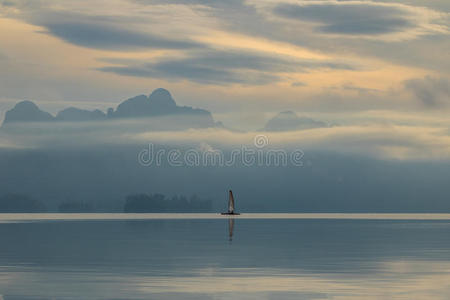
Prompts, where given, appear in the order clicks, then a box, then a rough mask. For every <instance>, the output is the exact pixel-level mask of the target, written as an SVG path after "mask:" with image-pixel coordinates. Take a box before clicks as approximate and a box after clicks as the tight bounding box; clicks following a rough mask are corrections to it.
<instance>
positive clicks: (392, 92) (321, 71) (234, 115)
mask: <svg viewBox="0 0 450 300" xmlns="http://www.w3.org/2000/svg"><path fill="white" fill-rule="evenodd" d="M0 41H1V43H0V79H1V80H0V91H1V94H0V110H1V112H2V115H3V113H4V111H5V110H7V109H10V108H11V107H12V106H13V105H14V104H15V103H16V102H18V101H20V100H23V99H28V100H33V101H35V102H36V103H37V104H38V105H39V106H40V107H42V108H43V109H45V110H48V111H50V112H52V113H54V112H56V111H57V110H59V109H61V108H64V107H67V106H78V107H81V108H100V109H106V108H107V107H111V106H116V105H117V104H119V103H120V102H121V101H123V100H124V99H127V98H129V97H132V96H134V95H138V94H149V93H150V92H151V91H152V90H153V89H155V88H157V87H165V88H167V89H168V90H170V91H171V93H172V94H173V96H174V97H175V99H176V100H177V102H178V103H180V104H182V105H190V106H194V107H202V108H205V109H208V110H210V111H212V113H213V114H214V116H215V118H216V119H218V120H221V121H223V122H224V123H225V124H226V125H235V126H234V127H241V128H244V129H250V130H252V129H257V128H261V127H263V125H264V122H265V121H267V119H268V118H270V117H272V116H273V115H274V114H276V113H277V112H279V111H283V110H288V109H289V110H294V111H296V112H297V113H298V114H300V115H305V116H309V117H314V118H318V119H322V120H326V121H328V122H332V123H336V124H341V125H348V126H355V125H357V126H361V125H364V126H367V125H368V124H373V123H376V126H377V127H375V128H380V127H379V126H380V125H381V126H385V125H386V124H391V125H395V126H403V127H396V128H405V126H406V129H407V130H408V132H407V136H410V135H414V134H412V133H411V130H412V128H417V130H418V132H419V133H420V134H423V133H424V132H434V133H435V132H439V136H444V137H445V139H446V142H445V143H446V145H447V143H448V130H449V129H448V128H449V127H450V121H449V118H448V114H449V113H450V83H449V82H450V2H449V1H448V0H434V1H427V0H423V1H422V0H403V1H397V2H393V1H333V0H323V1H322V0H320V1H313V0H311V1H306V0H283V1H271V0H258V1H256V0H246V1H244V0H242V1H241V0H230V1H209V0H173V1H170V0H169V1H150V0H148V1H147V0H109V1H105V0H90V1H70V0H67V1H64V2H61V1H52V0H32V1H28V0H18V1H14V0H0ZM371 130H372V131H373V128H371ZM358 132H359V134H361V135H364V130H362V131H361V130H360V131H358ZM368 132H370V130H368ZM433 147H440V146H433ZM446 147H447V148H449V149H450V147H449V146H448V145H447V146H446ZM447 148H446V149H447ZM440 150H442V148H440Z"/></svg>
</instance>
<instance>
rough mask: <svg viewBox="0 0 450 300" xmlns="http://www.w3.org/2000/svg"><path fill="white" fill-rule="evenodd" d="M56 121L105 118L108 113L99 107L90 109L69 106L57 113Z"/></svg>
mask: <svg viewBox="0 0 450 300" xmlns="http://www.w3.org/2000/svg"><path fill="white" fill-rule="evenodd" d="M55 119H56V121H72V122H77V121H98V120H105V119H106V114H105V113H104V112H102V111H101V110H99V109H96V110H93V111H90V110H85V109H79V108H75V107H69V108H66V109H63V110H62V111H60V112H59V113H58V114H57V115H56V118H55Z"/></svg>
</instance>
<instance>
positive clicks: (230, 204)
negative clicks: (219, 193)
mask: <svg viewBox="0 0 450 300" xmlns="http://www.w3.org/2000/svg"><path fill="white" fill-rule="evenodd" d="M221 215H239V213H236V212H234V197H233V192H232V191H231V190H230V191H229V197H228V212H223V213H221Z"/></svg>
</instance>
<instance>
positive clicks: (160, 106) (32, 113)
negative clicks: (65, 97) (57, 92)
mask: <svg viewBox="0 0 450 300" xmlns="http://www.w3.org/2000/svg"><path fill="white" fill-rule="evenodd" d="M154 117H161V118H158V119H155V120H156V121H155V122H153V123H152V124H151V125H152V126H153V127H152V128H155V129H172V130H173V129H186V128H205V127H215V126H216V124H215V122H214V119H213V117H212V115H211V113H210V112H209V111H207V110H204V109H199V108H192V107H189V106H178V105H177V104H176V102H175V100H174V99H173V98H172V95H171V94H170V93H169V91H167V90H165V89H162V88H159V89H156V90H154V91H153V92H152V93H151V94H150V96H148V97H147V96H145V95H140V96H136V97H133V98H130V99H128V100H125V101H123V102H122V103H120V104H119V105H118V106H117V108H116V110H114V109H112V108H110V109H108V113H107V114H105V113H104V112H102V111H100V110H98V109H96V110H93V111H89V110H84V109H79V108H75V107H69V108H66V109H64V110H62V111H60V112H58V114H57V115H56V117H53V116H52V115H51V114H49V113H48V112H45V111H42V110H40V109H39V108H38V106H37V105H36V104H34V103H33V102H31V101H22V102H20V103H18V104H17V105H16V106H15V107H14V108H13V109H11V110H9V111H7V112H6V115H5V120H4V122H3V125H6V124H8V123H22V122H49V121H71V122H78V121H80V122H81V121H101V120H107V119H126V118H129V119H131V118H148V119H149V120H150V119H151V118H154ZM150 123H151V122H150ZM150 123H149V124H150Z"/></svg>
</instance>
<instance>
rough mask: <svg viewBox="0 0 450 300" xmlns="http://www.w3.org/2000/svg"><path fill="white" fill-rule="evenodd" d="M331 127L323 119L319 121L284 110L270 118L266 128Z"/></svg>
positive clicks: (271, 129) (273, 129)
mask: <svg viewBox="0 0 450 300" xmlns="http://www.w3.org/2000/svg"><path fill="white" fill-rule="evenodd" d="M321 127H329V125H328V124H327V123H325V122H322V121H317V120H314V119H310V118H305V117H299V116H297V114H296V113H294V112H293V111H290V110H289V111H283V112H280V113H279V114H278V115H276V116H275V117H273V118H272V119H270V120H269V121H268V122H267V123H266V126H265V127H264V130H266V131H289V130H301V129H311V128H321Z"/></svg>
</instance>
